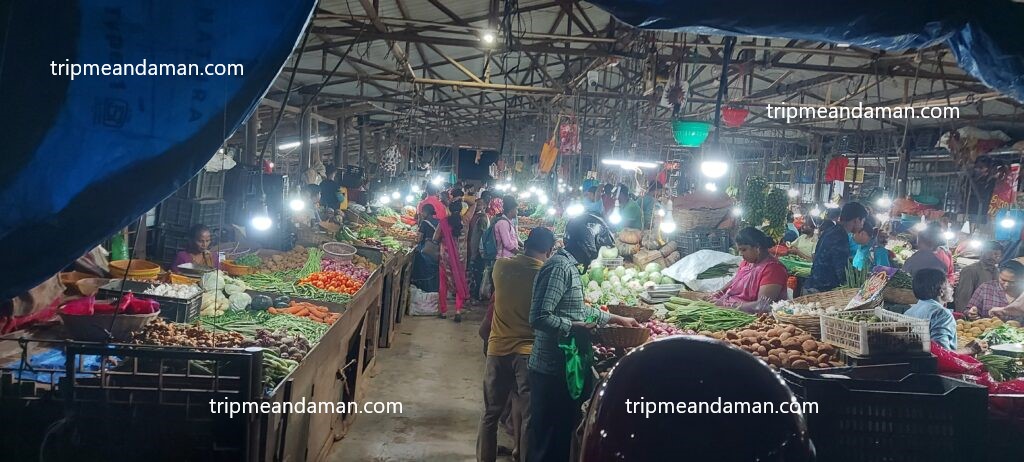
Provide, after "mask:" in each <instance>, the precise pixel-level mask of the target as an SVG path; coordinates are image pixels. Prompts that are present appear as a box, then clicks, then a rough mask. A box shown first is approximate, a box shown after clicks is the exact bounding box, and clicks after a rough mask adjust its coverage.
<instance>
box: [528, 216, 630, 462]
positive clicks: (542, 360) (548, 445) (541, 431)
mask: <svg viewBox="0 0 1024 462" xmlns="http://www.w3.org/2000/svg"><path fill="white" fill-rule="evenodd" d="M564 241H565V248H563V249H559V250H558V251H557V252H555V254H554V255H552V256H551V258H549V259H548V261H547V262H545V263H544V266H542V267H541V269H540V272H539V273H537V278H536V280H535V281H534V284H533V301H532V302H531V304H530V325H531V326H533V334H534V343H533V351H532V353H531V355H530V378H529V385H530V421H529V423H528V426H527V433H528V437H527V438H528V442H529V443H528V446H527V450H528V452H527V457H526V460H527V462H565V461H566V460H569V447H570V443H571V441H572V432H573V430H575V429H576V427H577V425H578V424H579V418H580V405H581V401H582V399H583V398H584V397H585V396H586V393H583V394H582V395H581V396H580V397H579V398H573V396H572V395H570V393H569V389H568V385H567V383H566V370H565V368H566V361H565V354H564V353H563V352H562V347H561V346H560V344H561V341H562V340H563V339H566V338H569V337H570V335H571V336H573V339H574V340H576V341H577V345H578V346H579V345H584V349H589V338H588V333H589V330H590V327H592V326H593V325H594V324H588V323H587V321H588V320H590V322H592V323H595V324H599V325H600V324H609V323H610V324H617V325H620V326H627V327H638V326H639V325H640V324H639V323H637V322H636V320H635V319H632V318H625V317H622V316H616V315H613V314H609V313H606V312H604V311H600V310H597V309H594V308H591V307H589V306H587V305H586V304H584V303H583V291H582V290H581V287H582V284H581V283H580V272H579V270H578V269H577V268H576V265H578V264H579V262H581V261H584V262H589V261H592V260H594V259H595V258H597V252H598V249H599V248H600V247H601V246H606V245H614V244H613V243H614V238H613V237H612V235H611V232H610V231H609V230H608V227H607V225H605V223H604V220H601V219H600V218H598V217H595V216H593V215H590V214H584V215H581V216H579V217H576V218H573V219H572V220H570V221H569V223H568V224H567V225H566V229H565V238H564ZM584 389H586V387H584Z"/></svg>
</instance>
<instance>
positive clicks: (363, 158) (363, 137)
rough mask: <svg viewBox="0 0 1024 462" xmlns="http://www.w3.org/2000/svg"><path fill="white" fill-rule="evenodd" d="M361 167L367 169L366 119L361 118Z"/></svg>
mask: <svg viewBox="0 0 1024 462" xmlns="http://www.w3.org/2000/svg"><path fill="white" fill-rule="evenodd" d="M359 166H360V167H363V168H364V169H365V168H366V117H359Z"/></svg>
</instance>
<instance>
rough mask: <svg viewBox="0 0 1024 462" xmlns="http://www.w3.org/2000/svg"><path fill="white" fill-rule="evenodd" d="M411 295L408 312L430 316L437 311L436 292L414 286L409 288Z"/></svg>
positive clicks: (413, 314) (414, 314)
mask: <svg viewBox="0 0 1024 462" xmlns="http://www.w3.org/2000/svg"><path fill="white" fill-rule="evenodd" d="M409 295H410V296H411V297H412V299H411V300H410V303H409V314H410V315H412V316H431V315H436V314H437V313H438V308H437V292H424V291H422V290H420V289H418V288H416V287H410V288H409Z"/></svg>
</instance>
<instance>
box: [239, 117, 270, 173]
mask: <svg viewBox="0 0 1024 462" xmlns="http://www.w3.org/2000/svg"><path fill="white" fill-rule="evenodd" d="M259 133H260V118H259V109H257V110H255V111H253V113H252V116H250V117H249V120H248V121H247V122H245V149H244V150H242V165H245V166H249V165H256V155H257V153H258V152H259V149H257V148H258V146H257V144H258V143H259V141H258V140H259ZM268 142H269V140H268Z"/></svg>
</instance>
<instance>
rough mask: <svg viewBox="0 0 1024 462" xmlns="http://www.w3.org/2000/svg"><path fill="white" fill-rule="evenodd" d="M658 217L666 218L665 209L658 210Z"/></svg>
mask: <svg viewBox="0 0 1024 462" xmlns="http://www.w3.org/2000/svg"><path fill="white" fill-rule="evenodd" d="M658 216H659V217H663V216H665V209H662V208H659V209H658Z"/></svg>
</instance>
